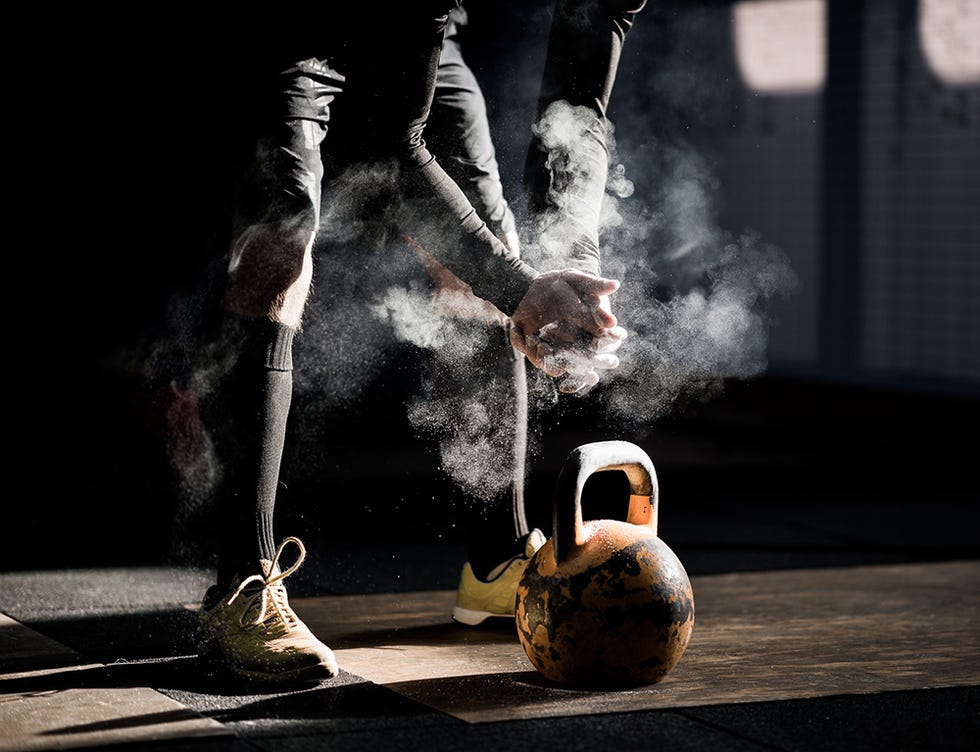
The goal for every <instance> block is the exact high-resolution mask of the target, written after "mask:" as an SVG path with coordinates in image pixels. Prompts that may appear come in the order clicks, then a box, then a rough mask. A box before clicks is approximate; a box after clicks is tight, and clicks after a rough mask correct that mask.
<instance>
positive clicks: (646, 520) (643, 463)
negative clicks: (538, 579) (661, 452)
mask: <svg viewBox="0 0 980 752" xmlns="http://www.w3.org/2000/svg"><path fill="white" fill-rule="evenodd" d="M607 470H621V471H623V472H624V473H626V477H627V478H628V479H629V484H630V505H629V512H628V514H627V516H626V521H627V522H629V523H631V524H633V525H641V526H644V527H648V528H649V529H650V530H651V531H652V532H653V534H654V535H656V534H657V474H656V473H655V472H654V469H653V462H652V461H651V460H650V457H649V456H648V455H647V453H646V452H644V451H643V450H642V449H640V447H638V446H637V445H636V444H631V443H630V442H628V441H596V442H593V443H591V444H583V445H582V446H580V447H577V448H575V449H573V450H572V451H571V452H570V453H569V455H568V457H567V458H566V459H565V464H564V465H562V468H561V472H560V473H559V474H558V485H557V487H556V489H555V502H554V517H553V526H554V527H553V529H554V544H555V559H556V561H557V562H558V563H559V564H561V563H562V562H564V561H565V560H566V559H567V558H568V556H569V554H570V553H571V552H572V550H574V548H575V546H576V545H581V544H583V543H584V542H585V540H584V537H583V534H582V489H583V488H585V482H586V481H587V480H588V479H589V476H591V475H592V474H593V473H600V472H605V471H607Z"/></svg>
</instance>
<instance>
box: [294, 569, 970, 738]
mask: <svg viewBox="0 0 980 752" xmlns="http://www.w3.org/2000/svg"><path fill="white" fill-rule="evenodd" d="M692 581H693V586H694V593H695V601H696V611H697V617H696V625H695V629H694V634H693V637H692V638H691V642H690V644H689V646H688V649H687V652H686V653H685V655H684V657H683V659H682V660H681V662H680V663H679V664H678V666H677V667H676V668H675V669H674V671H673V672H672V673H671V674H670V675H669V676H668V677H667V678H666V679H665V680H664V681H663V682H661V683H660V684H656V685H653V686H651V687H646V688H642V689H637V690H630V691H620V692H586V691H580V690H569V689H562V688H557V687H554V686H551V685H549V684H548V683H547V682H545V681H544V680H543V679H541V678H540V677H539V676H538V675H537V674H536V673H535V672H534V671H533V669H532V668H531V665H530V663H529V662H528V661H527V658H526V657H525V656H524V653H523V650H522V649H521V647H520V645H519V643H518V642H517V638H516V634H515V633H514V631H513V626H512V624H504V625H502V626H501V628H499V629H496V630H490V629H465V628H462V627H459V626H457V625H454V624H452V623H451V622H450V621H449V614H450V613H451V611H452V605H453V599H454V593H453V592H450V591H438V592H419V593H402V594H397V595H389V594H384V595H362V596H337V597H325V598H309V599H297V600H295V601H294V605H295V607H296V609H297V611H298V612H299V613H300V615H301V616H302V617H303V618H304V619H305V620H306V621H307V623H308V624H309V625H310V627H311V628H312V629H313V630H314V632H316V633H317V634H318V635H319V636H320V637H321V638H322V639H323V640H324V641H325V642H327V643H328V644H330V645H331V646H332V647H333V648H334V649H335V650H336V651H337V657H338V660H339V661H340V665H341V666H342V667H343V668H344V669H346V670H347V671H350V672H352V673H355V674H358V675H360V676H363V677H364V678H366V679H369V680H370V681H373V682H376V683H378V684H382V685H385V686H387V687H390V688H391V689H393V690H395V691H397V692H399V693H400V694H402V695H404V696H406V697H408V698H410V699H413V700H416V701H418V702H421V703H423V704H425V705H428V706H430V707H432V708H435V709H437V710H440V711H443V712H446V713H449V714H450V715H453V716H455V717H457V718H460V719H463V720H466V721H471V722H484V721H497V720H509V719H518V718H537V717H548V716H562V715H580V714H590V713H604V712H622V711H630V710H646V709H656V708H676V707H690V706H699V705H715V704H725V703H740V702H757V701H767V700H786V699H797V698H807V697H820V696H829V695H846V694H864V693H873V692H885V691H890V690H903V689H924V688H932V687H950V686H963V685H975V684H980V627H978V625H980V562H976V561H967V562H952V563H937V564H915V565H893V566H874V567H853V568H833V569H808V570H791V571H779V572H760V573H745V574H725V575H712V576H704V577H698V578H693V580H692Z"/></svg>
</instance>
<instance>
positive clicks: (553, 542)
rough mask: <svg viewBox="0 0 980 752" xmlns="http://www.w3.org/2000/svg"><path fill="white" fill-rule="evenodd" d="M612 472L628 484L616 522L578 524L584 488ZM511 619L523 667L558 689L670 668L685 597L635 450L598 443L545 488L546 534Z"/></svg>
mask: <svg viewBox="0 0 980 752" xmlns="http://www.w3.org/2000/svg"><path fill="white" fill-rule="evenodd" d="M612 470H619V471H622V472H623V473H625V474H626V476H627V478H628V480H629V484H630V498H629V513H628V514H627V518H626V521H625V522H622V521H619V520H589V521H587V522H583V520H582V489H583V488H584V486H585V482H586V480H588V478H589V476H591V475H592V474H593V473H598V472H606V471H612ZM516 620H517V632H518V635H519V636H520V640H521V644H522V645H523V646H524V651H525V652H526V653H527V657H528V658H529V659H530V661H531V663H532V664H533V665H534V667H535V668H536V669H537V670H538V671H539V672H541V673H542V674H543V675H544V676H545V677H546V678H548V679H550V680H552V681H555V682H559V683H563V684H580V685H587V686H619V687H627V686H640V685H643V684H652V683H653V682H657V681H660V680H661V679H662V678H663V677H664V676H666V674H667V672H668V671H670V670H671V669H672V668H673V667H674V665H675V664H676V663H677V661H678V660H680V657H681V655H683V653H684V648H685V647H687V641H688V640H689V639H690V637H691V630H692V629H693V628H694V594H693V593H692V591H691V582H690V580H689V579H688V577H687V572H685V571H684V567H683V566H682V565H681V563H680V561H679V560H678V558H677V556H676V555H675V554H674V552H673V551H671V550H670V548H668V547H667V544H665V543H664V542H663V541H662V540H660V538H658V537H657V477H656V474H655V473H654V469H653V463H652V462H651V461H650V457H649V456H647V454H646V452H644V451H643V450H642V449H640V448H639V447H638V446H636V445H635V444H631V443H629V442H626V441H600V442H595V443H592V444H585V445H583V446H580V447H578V448H577V449H575V450H573V451H572V452H571V454H569V455H568V458H567V459H566V460H565V464H564V465H563V467H562V469H561V473H560V474H559V477H558V485H557V488H556V490H555V499H554V535H553V537H552V538H550V539H549V540H548V541H547V543H545V544H544V546H542V547H541V548H540V549H539V550H538V551H537V553H535V554H534V556H533V557H532V558H531V560H530V561H529V562H528V563H527V567H526V568H525V570H524V574H523V575H522V577H521V579H520V582H519V583H518V586H517V611H516Z"/></svg>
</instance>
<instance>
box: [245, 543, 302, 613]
mask: <svg viewBox="0 0 980 752" xmlns="http://www.w3.org/2000/svg"><path fill="white" fill-rule="evenodd" d="M287 543H295V544H296V546H297V547H298V548H299V558H297V559H296V561H295V562H294V563H293V565H292V566H291V567H289V568H288V569H287V570H286V571H284V572H280V573H279V574H276V575H273V574H272V572H274V571H275V569H276V566H277V565H278V564H279V557H280V556H282V552H283V549H284V548H286V544H287ZM305 558H306V546H304V545H303V541H301V540H300V539H299V538H294V537H289V538H286V539H285V540H283V542H282V543H280V544H279V548H277V549H276V555H275V556H274V557H273V559H272V563H271V564H270V565H269V573H270V575H269V576H268V577H266V576H265V575H261V574H253V575H252V576H251V577H246V578H245V579H244V580H242V581H241V583H240V584H239V585H238V588H236V590H235V592H234V593H232V594H231V597H230V598H229V599H228V605H229V606H230V605H231V604H232V603H234V602H235V600H236V599H237V598H238V596H240V595H241V594H242V593H243V592H244V590H245V588H246V587H248V586H249V585H251V584H252V583H253V582H258V583H260V584H261V585H262V589H261V590H258V591H256V592H255V593H253V594H251V595H248V596H245V601H244V603H245V609H244V611H243V612H242V614H243V616H244V614H247V613H248V612H249V611H251V609H252V606H253V604H254V603H255V602H256V601H258V600H259V599H261V601H262V607H261V608H260V609H259V614H258V616H256V617H255V620H254V621H253V622H252V623H251V625H250V626H257V625H259V624H262V623H263V622H264V621H265V620H266V617H267V615H268V614H269V612H270V606H271V610H273V611H275V612H276V614H277V615H278V616H279V619H280V621H282V623H283V626H285V627H286V631H287V632H288V631H290V630H291V629H292V628H293V627H295V626H296V624H297V622H298V621H299V620H298V618H297V617H296V614H295V613H293V610H292V609H291V608H290V607H289V604H288V603H286V591H285V590H284V589H283V588H281V587H277V586H279V585H281V584H282V581H283V580H285V579H286V578H287V577H289V575H291V574H292V573H293V572H295V571H296V570H297V569H299V566H300V564H302V563H303V560H304V559H305Z"/></svg>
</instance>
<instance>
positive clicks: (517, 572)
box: [453, 529, 545, 627]
mask: <svg viewBox="0 0 980 752" xmlns="http://www.w3.org/2000/svg"><path fill="white" fill-rule="evenodd" d="M544 541H545V538H544V534H543V533H542V532H541V531H540V530H538V529H534V530H532V531H531V534H530V535H528V536H527V542H526V543H525V544H524V553H523V554H518V555H517V556H514V557H513V558H511V559H508V560H507V561H505V562H504V563H502V564H501V565H500V566H498V567H496V568H495V569H494V570H493V571H492V572H491V573H490V575H489V576H488V577H487V579H486V580H481V579H480V578H478V577H477V576H476V575H475V574H473V567H471V566H470V563H469V562H466V564H464V565H463V573H462V574H461V575H460V578H459V587H458V588H457V590H456V608H454V609H453V619H454V620H455V621H458V622H459V623H460V624H466V625H467V626H470V627H473V626H476V625H477V624H482V623H483V622H484V621H486V620H487V619H489V618H491V617H509V618H513V617H514V607H515V605H514V601H515V598H516V597H517V582H518V580H520V579H521V575H522V574H523V573H524V567H525V566H527V560H528V559H530V558H531V557H532V556H533V555H534V552H535V551H537V550H538V549H539V548H541V546H543V545H544Z"/></svg>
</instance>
